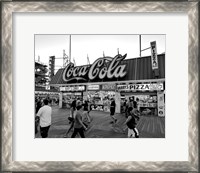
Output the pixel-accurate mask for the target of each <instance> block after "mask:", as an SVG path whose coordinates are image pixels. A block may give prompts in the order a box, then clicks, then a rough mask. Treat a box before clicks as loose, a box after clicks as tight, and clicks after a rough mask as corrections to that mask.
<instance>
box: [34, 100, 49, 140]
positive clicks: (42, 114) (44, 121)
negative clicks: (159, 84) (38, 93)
mask: <svg viewBox="0 0 200 173" xmlns="http://www.w3.org/2000/svg"><path fill="white" fill-rule="evenodd" d="M43 102H44V106H43V107H41V108H40V109H39V111H38V113H37V115H36V116H37V117H39V118H40V134H41V136H42V138H47V137H48V131H49V128H50V126H51V114H52V108H51V107H50V106H49V105H48V103H49V101H48V100H46V99H45V100H44V101H43Z"/></svg>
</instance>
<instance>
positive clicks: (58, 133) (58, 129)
mask: <svg viewBox="0 0 200 173" xmlns="http://www.w3.org/2000/svg"><path fill="white" fill-rule="evenodd" d="M90 115H91V117H92V122H91V124H90V128H89V129H88V130H87V131H86V132H85V136H86V138H127V134H128V130H127V129H126V131H125V133H124V131H123V130H124V129H125V128H126V125H125V124H124V122H125V120H126V117H125V115H124V114H116V115H115V116H116V118H117V123H116V125H113V124H111V117H110V115H109V113H105V112H101V111H92V112H91V113H90ZM68 116H69V110H67V109H58V108H53V115H52V125H51V127H50V130H49V136H48V137H49V138H63V137H64V134H65V133H66V131H67V130H68V129H69V126H70V124H69V121H68V119H67V118H68ZM137 129H138V131H139V133H140V138H165V117H158V116H152V115H149V116H147V115H146V116H140V120H139V121H138V124H137ZM70 136H71V133H70V134H69V137H70ZM36 138H40V134H39V133H38V134H37V135H36Z"/></svg>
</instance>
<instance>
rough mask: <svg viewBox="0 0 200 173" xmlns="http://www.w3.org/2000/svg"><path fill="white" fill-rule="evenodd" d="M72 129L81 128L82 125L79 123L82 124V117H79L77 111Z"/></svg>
mask: <svg viewBox="0 0 200 173" xmlns="http://www.w3.org/2000/svg"><path fill="white" fill-rule="evenodd" d="M74 120H75V121H74V128H81V127H83V126H82V124H81V123H80V121H81V122H82V116H81V112H80V111H77V112H76V116H75V119H74Z"/></svg>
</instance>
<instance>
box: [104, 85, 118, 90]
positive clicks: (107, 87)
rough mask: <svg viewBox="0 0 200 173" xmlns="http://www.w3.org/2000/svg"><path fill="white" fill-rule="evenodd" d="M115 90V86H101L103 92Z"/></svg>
mask: <svg viewBox="0 0 200 173" xmlns="http://www.w3.org/2000/svg"><path fill="white" fill-rule="evenodd" d="M115 89H116V85H115V84H105V85H102V90H104V91H113V90H115Z"/></svg>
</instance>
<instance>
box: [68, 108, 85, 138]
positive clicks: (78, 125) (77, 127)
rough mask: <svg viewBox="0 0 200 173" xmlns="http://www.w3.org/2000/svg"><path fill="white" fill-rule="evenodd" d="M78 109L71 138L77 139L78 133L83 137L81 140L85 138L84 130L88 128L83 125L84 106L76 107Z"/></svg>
mask: <svg viewBox="0 0 200 173" xmlns="http://www.w3.org/2000/svg"><path fill="white" fill-rule="evenodd" d="M76 109H77V112H76V116H75V119H74V132H73V134H72V136H71V138H75V137H76V135H77V134H78V133H79V135H80V136H81V138H85V135H84V130H87V127H86V126H85V125H84V124H83V121H82V111H83V106H82V105H79V106H77V107H76Z"/></svg>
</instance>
